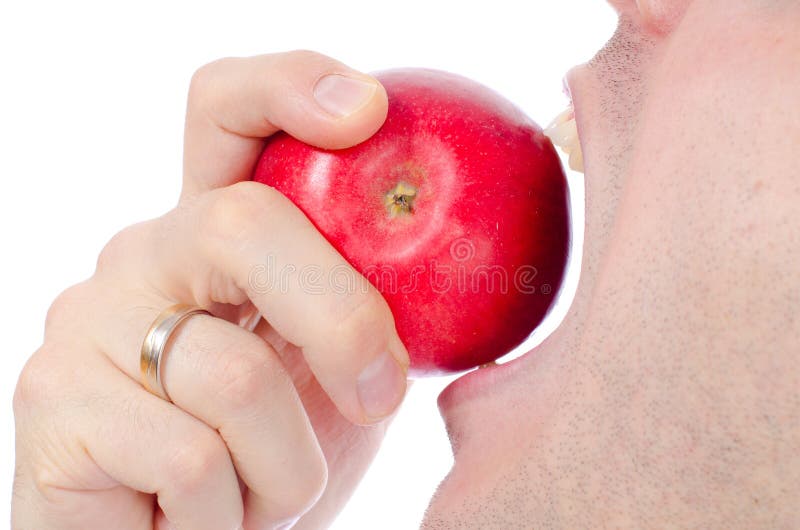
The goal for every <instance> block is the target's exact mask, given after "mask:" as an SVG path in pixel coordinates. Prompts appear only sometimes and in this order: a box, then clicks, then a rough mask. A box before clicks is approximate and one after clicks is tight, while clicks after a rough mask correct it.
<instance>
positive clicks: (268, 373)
mask: <svg viewBox="0 0 800 530" xmlns="http://www.w3.org/2000/svg"><path fill="white" fill-rule="evenodd" d="M261 350H264V348H263V347H259V348H258V350H257V351H253V349H252V348H251V349H250V350H249V352H248V354H246V355H243V354H241V351H239V352H235V353H234V352H231V353H230V354H226V353H225V352H223V353H222V354H221V355H219V356H218V358H220V359H227V361H224V362H225V364H224V365H223V367H222V368H221V369H220V371H219V372H218V373H217V375H216V376H215V377H216V378H217V381H218V383H217V384H219V385H220V386H219V388H220V390H219V392H218V394H217V397H218V398H219V399H220V400H221V401H222V403H223V404H224V405H225V407H226V408H228V409H229V410H239V409H243V408H248V407H252V406H254V405H256V404H258V403H260V402H262V401H263V400H261V397H262V396H264V393H265V391H266V389H268V388H271V387H272V386H274V385H273V384H274V383H275V381H276V380H278V379H280V378H279V377H277V374H276V373H275V372H276V368H275V367H273V366H271V363H270V362H269V360H268V357H267V355H266V352H263V351H261Z"/></svg>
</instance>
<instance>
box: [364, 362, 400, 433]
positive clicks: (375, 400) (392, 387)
mask: <svg viewBox="0 0 800 530" xmlns="http://www.w3.org/2000/svg"><path fill="white" fill-rule="evenodd" d="M357 386H358V399H359V400H360V401H361V406H362V407H363V408H364V412H365V413H366V415H367V418H368V419H369V420H372V421H374V420H380V419H382V418H385V417H386V416H388V415H389V414H391V413H392V412H393V411H394V409H396V408H397V406H398V405H399V404H400V401H401V400H402V399H403V394H404V393H405V390H406V373H405V370H403V368H401V367H400V365H399V364H398V363H397V361H396V360H395V358H394V357H393V356H392V354H390V353H389V352H383V353H381V354H380V355H379V356H378V357H377V358H375V359H374V360H373V361H372V362H371V363H370V364H368V365H367V367H366V368H364V370H363V371H362V372H361V375H359V376H358V382H357Z"/></svg>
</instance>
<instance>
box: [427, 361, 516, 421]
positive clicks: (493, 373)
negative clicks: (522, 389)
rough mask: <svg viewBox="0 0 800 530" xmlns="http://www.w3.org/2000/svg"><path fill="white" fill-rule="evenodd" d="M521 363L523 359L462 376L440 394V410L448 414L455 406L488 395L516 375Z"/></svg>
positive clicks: (479, 369)
mask: <svg viewBox="0 0 800 530" xmlns="http://www.w3.org/2000/svg"><path fill="white" fill-rule="evenodd" d="M523 357H525V356H523ZM520 361H522V357H521V358H517V359H514V360H513V361H508V362H506V363H503V364H498V365H496V366H487V367H485V368H478V369H476V370H473V371H471V372H468V373H466V374H464V375H462V376H461V377H459V378H458V379H456V380H455V381H453V382H452V383H450V384H449V385H447V387H445V389H444V390H442V392H441V393H440V394H439V399H438V404H439V410H440V411H441V412H442V414H446V413H447V411H448V410H450V409H452V408H453V407H455V406H458V405H460V404H462V403H465V402H467V401H471V400H474V399H478V398H480V397H481V396H484V395H488V393H489V392H491V389H492V388H494V387H495V386H497V385H502V384H503V382H504V381H505V380H506V379H508V378H509V377H511V376H512V375H513V374H514V372H515V371H516V370H517V368H518V367H519V366H520V365H521V363H520Z"/></svg>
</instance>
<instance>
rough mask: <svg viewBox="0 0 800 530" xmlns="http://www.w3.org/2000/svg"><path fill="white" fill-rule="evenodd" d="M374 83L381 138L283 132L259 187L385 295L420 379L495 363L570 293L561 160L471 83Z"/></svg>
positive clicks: (401, 75)
mask: <svg viewBox="0 0 800 530" xmlns="http://www.w3.org/2000/svg"><path fill="white" fill-rule="evenodd" d="M376 77H377V78H378V79H379V80H380V81H381V83H382V84H383V86H384V87H385V88H386V92H387V94H388V96H389V114H388V117H387V118H386V122H385V123H384V125H383V127H382V128H381V129H380V130H379V131H378V132H377V133H376V134H375V135H374V136H373V137H372V138H370V139H369V140H367V141H365V142H363V143H361V144H359V145H357V146H355V147H351V148H348V149H343V150H339V151H326V150H322V149H318V148H315V147H310V146H308V145H306V144H304V143H302V142H300V141H298V140H295V139H294V138H291V137H289V136H287V135H286V134H279V135H276V136H275V137H273V138H271V139H270V141H269V142H268V144H267V146H266V148H265V149H264V153H263V155H262V156H261V159H260V161H259V163H258V165H257V168H256V171H255V175H254V180H256V181H259V182H262V183H265V184H269V185H270V186H273V187H275V188H276V189H278V190H279V191H281V192H282V193H284V194H285V195H286V196H287V197H289V198H290V199H291V200H292V201H293V202H294V203H295V204H296V205H297V206H299V207H300V209H302V210H303V212H305V214H306V215H307V216H308V217H309V219H310V220H311V221H312V222H313V223H314V225H315V226H316V227H317V229H319V231H320V232H321V233H322V234H323V235H324V236H325V237H326V238H327V239H328V241H330V242H331V244H332V245H333V246H334V247H335V248H336V249H337V250H338V251H339V252H340V253H341V254H342V255H343V256H344V257H345V258H346V259H347V260H348V261H349V262H350V263H351V264H352V265H353V266H354V267H355V268H356V269H357V270H358V271H359V272H361V273H362V275H364V276H365V277H366V278H367V279H368V280H369V281H370V282H372V283H373V284H374V285H375V286H376V287H377V288H378V290H379V291H380V292H381V293H382V294H383V296H384V298H385V299H386V301H387V302H388V303H389V306H390V307H391V309H392V313H393V314H394V318H395V323H396V326H397V331H398V333H399V334H400V338H401V339H402V340H403V342H404V344H405V345H406V347H407V348H408V351H409V354H410V356H411V374H412V375H416V376H419V375H430V374H440V373H447V372H455V371H460V370H465V369H468V368H473V367H476V366H479V365H481V364H485V363H488V362H491V361H493V360H495V359H497V358H498V357H500V356H502V355H504V354H506V353H508V352H509V351H511V350H512V349H513V348H514V347H515V346H517V345H519V344H520V343H521V342H522V341H523V340H525V339H526V338H527V337H528V336H529V335H530V333H531V332H532V331H533V329H534V328H535V327H536V326H537V325H538V324H539V322H541V320H542V319H543V318H544V316H545V314H546V313H547V311H548V309H549V307H550V305H551V303H552V301H553V299H554V297H555V295H556V293H557V292H558V291H559V287H560V285H561V280H562V277H563V273H564V268H565V265H566V260H567V254H568V247H569V233H570V232H569V205H568V198H567V183H566V179H565V176H564V173H563V171H562V169H561V164H560V162H559V159H558V156H557V155H556V152H555V150H554V149H553V146H552V144H551V143H550V141H549V140H548V139H547V138H546V137H545V136H544V135H543V134H542V131H541V129H540V128H539V127H538V126H537V125H536V124H535V123H533V122H532V121H531V120H530V119H529V118H528V117H526V116H525V114H524V113H523V112H522V111H520V110H519V109H518V108H517V107H515V106H514V105H513V104H512V103H510V102H509V101H507V100H506V99H504V98H503V97H502V96H500V95H498V94H497V93H495V92H494V91H492V90H490V89H488V88H486V87H485V86H483V85H480V84H478V83H476V82H474V81H471V80H469V79H466V78H464V77H461V76H457V75H454V74H451V73H446V72H441V71H436V70H427V69H416V68H408V69H398V70H390V71H385V72H382V73H378V74H377V75H376ZM328 281H329V282H330V283H329V284H328V286H329V287H330V288H339V289H342V288H344V287H345V285H346V284H343V283H342V279H341V278H338V279H337V278H334V277H333V276H332V277H330V278H328Z"/></svg>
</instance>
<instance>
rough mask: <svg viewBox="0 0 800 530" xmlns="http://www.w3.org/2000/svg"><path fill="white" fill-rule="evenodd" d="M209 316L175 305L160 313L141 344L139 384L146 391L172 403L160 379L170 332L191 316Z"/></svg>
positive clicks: (195, 309) (185, 306)
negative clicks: (140, 383)
mask: <svg viewBox="0 0 800 530" xmlns="http://www.w3.org/2000/svg"><path fill="white" fill-rule="evenodd" d="M200 314H205V315H208V314H210V313H209V312H208V311H206V310H205V309H201V308H199V307H196V306H191V305H186V304H175V305H173V306H170V307H168V308H167V309H165V310H164V311H162V312H161V314H160V315H158V317H157V318H156V319H155V320H154V321H153V323H152V324H151V325H150V329H148V330H147V335H145V337H144V342H143V343H142V355H141V357H140V359H139V369H140V372H141V382H142V386H144V387H145V388H146V389H147V390H148V391H150V392H152V393H153V394H155V395H157V396H160V397H162V398H164V399H166V400H167V401H172V400H171V399H170V397H169V394H167V390H166V389H165V388H164V384H163V382H162V379H161V361H162V358H163V357H164V348H165V347H166V346H167V342H169V338H170V336H171V335H172V332H173V331H175V329H176V328H177V327H178V326H179V325H180V323H181V322H183V321H184V320H186V319H187V318H189V317H190V316H192V315H200Z"/></svg>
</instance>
